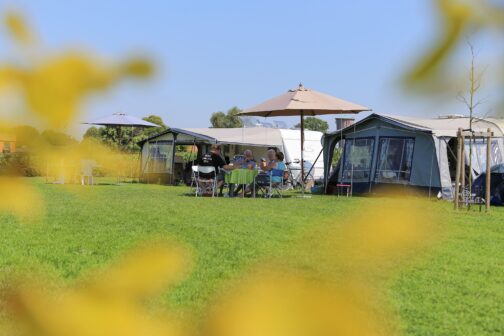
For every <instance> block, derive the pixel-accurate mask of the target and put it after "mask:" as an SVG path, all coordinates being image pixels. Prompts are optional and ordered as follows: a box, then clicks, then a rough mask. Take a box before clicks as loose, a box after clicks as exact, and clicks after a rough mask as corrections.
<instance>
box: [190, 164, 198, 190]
mask: <svg viewBox="0 0 504 336" xmlns="http://www.w3.org/2000/svg"><path fill="white" fill-rule="evenodd" d="M197 179H198V166H192V167H191V185H190V186H189V188H191V193H195V194H197V193H198V181H197ZM196 196H197V195H196Z"/></svg>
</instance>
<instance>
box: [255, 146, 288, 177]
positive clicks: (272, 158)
mask: <svg viewBox="0 0 504 336" xmlns="http://www.w3.org/2000/svg"><path fill="white" fill-rule="evenodd" d="M267 155H268V161H267V162H266V161H262V162H261V170H262V171H263V172H266V173H268V172H270V171H272V170H281V171H285V170H286V169H287V166H286V165H285V163H284V162H283V160H284V154H283V153H282V152H277V151H275V150H274V149H270V150H268V154H267ZM282 179H283V176H273V177H272V179H271V182H273V183H281V182H282Z"/></svg>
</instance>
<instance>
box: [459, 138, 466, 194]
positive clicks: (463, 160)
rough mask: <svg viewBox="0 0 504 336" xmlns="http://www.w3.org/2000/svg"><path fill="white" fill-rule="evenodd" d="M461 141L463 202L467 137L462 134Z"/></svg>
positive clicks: (461, 188)
mask: <svg viewBox="0 0 504 336" xmlns="http://www.w3.org/2000/svg"><path fill="white" fill-rule="evenodd" d="M460 142H461V144H462V148H461V150H460V190H461V193H462V195H461V197H462V202H464V200H465V199H464V196H465V175H466V174H465V137H464V135H463V134H462V136H461V137H460Z"/></svg>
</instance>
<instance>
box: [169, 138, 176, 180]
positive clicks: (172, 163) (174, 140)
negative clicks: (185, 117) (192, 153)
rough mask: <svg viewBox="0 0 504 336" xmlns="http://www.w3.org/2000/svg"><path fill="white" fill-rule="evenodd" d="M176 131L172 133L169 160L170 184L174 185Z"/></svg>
mask: <svg viewBox="0 0 504 336" xmlns="http://www.w3.org/2000/svg"><path fill="white" fill-rule="evenodd" d="M177 135H178V134H177V133H173V149H172V162H171V181H170V182H171V185H175V152H176V151H177Z"/></svg>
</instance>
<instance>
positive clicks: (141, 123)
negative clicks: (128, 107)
mask: <svg viewBox="0 0 504 336" xmlns="http://www.w3.org/2000/svg"><path fill="white" fill-rule="evenodd" d="M84 124H89V125H100V126H134V127H159V125H156V124H153V123H151V122H148V121H145V120H143V119H141V118H138V117H134V116H129V115H127V114H125V113H114V114H112V115H110V116H107V117H103V118H100V119H96V120H93V121H90V122H85V123H84Z"/></svg>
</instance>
